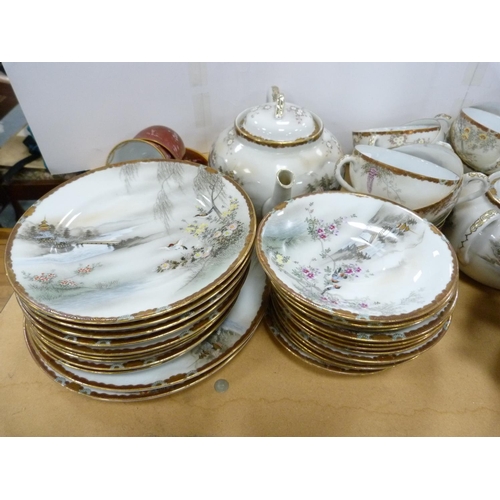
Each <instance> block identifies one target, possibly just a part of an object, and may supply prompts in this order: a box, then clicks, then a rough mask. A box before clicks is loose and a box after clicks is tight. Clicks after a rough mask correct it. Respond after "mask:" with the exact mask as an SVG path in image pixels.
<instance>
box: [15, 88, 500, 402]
mask: <svg viewBox="0 0 500 500" xmlns="http://www.w3.org/2000/svg"><path fill="white" fill-rule="evenodd" d="M352 138H353V147H354V149H353V151H352V152H351V153H350V154H344V153H343V151H342V149H341V147H340V145H339V142H338V141H337V139H336V138H335V136H334V135H333V134H332V133H331V132H330V131H329V130H327V129H326V128H325V127H324V124H323V121H322V119H321V118H320V117H319V116H317V115H316V114H314V113H312V112H310V111H308V110H306V109H304V108H302V107H300V106H299V105H296V104H292V103H290V102H288V101H287V100H286V99H285V96H284V94H283V93H282V92H280V90H279V89H278V88H277V87H272V88H271V89H270V91H269V92H268V95H267V100H266V102H265V103H264V104H260V105H255V106H253V107H250V108H248V109H246V110H244V111H242V112H240V113H239V114H238V115H237V116H236V117H235V119H234V122H233V123H232V124H231V125H230V126H229V127H227V128H226V129H224V130H223V131H222V132H221V133H220V134H218V136H217V137H216V138H215V140H214V142H213V145H212V148H211V150H210V151H209V153H208V155H207V156H208V160H207V159H206V158H205V156H204V155H202V154H200V153H198V152H197V151H195V150H192V149H189V148H186V147H185V144H184V141H183V139H182V138H181V136H180V135H179V134H178V133H177V132H175V131H174V130H173V129H172V128H170V127H166V126H163V125H154V126H150V127H146V128H144V129H142V130H141V131H139V132H138V133H137V134H136V136H135V137H133V138H129V139H125V140H124V141H122V142H121V143H119V144H117V145H116V146H115V147H114V148H113V149H112V150H111V151H110V153H109V155H108V158H107V161H106V165H105V166H103V167H100V168H96V169H94V170H91V171H88V172H86V173H85V174H83V175H81V176H79V177H76V178H74V179H72V180H70V181H68V182H67V183H65V184H63V185H61V186H59V187H58V188H57V189H55V190H53V191H52V192H50V193H49V194H47V195H46V196H44V197H43V198H42V199H40V200H39V201H38V202H37V203H35V204H34V205H33V206H32V207H31V208H30V209H29V210H28V211H27V212H26V213H25V214H24V216H23V217H22V218H21V219H20V220H19V221H18V223H17V224H16V226H15V227H14V229H13V231H12V234H11V236H10V239H9V242H8V244H7V250H6V270H7V276H8V278H9V281H10V282H11V284H12V286H13V288H14V292H15V295H16V298H17V300H18V302H19V305H20V307H21V309H22V311H23V314H24V335H25V339H26V343H27V346H28V349H29V351H30V353H31V355H32V357H33V358H34V360H35V362H36V363H37V364H38V365H39V366H40V368H41V369H42V370H43V371H44V372H45V373H46V374H47V375H49V376H50V377H51V378H52V379H53V380H55V381H56V382H57V383H59V384H61V385H62V386H64V387H65V388H67V389H69V390H71V391H74V392H78V393H81V394H84V395H87V396H90V397H93V398H97V399H103V400H117V401H136V400H143V399H150V398H155V397H159V396H164V395H168V394H172V393H174V392H177V391H179V390H183V389H186V388H187V387H190V386H191V385H193V384H196V383H197V382H199V381H201V380H203V379H205V378H206V377H208V376H210V375H212V374H213V373H214V372H216V371H217V370H218V369H220V368H221V367H222V366H224V365H225V364H226V363H228V362H229V361H230V360H232V359H233V358H234V357H235V356H236V355H237V354H238V353H239V352H240V351H241V350H242V348H243V347H244V346H245V345H246V344H247V343H248V341H249V340H250V339H251V337H252V335H253V333H254V331H255V330H256V328H257V326H258V324H259V322H260V321H261V319H262V318H263V317H265V318H266V324H267V325H268V327H269V330H270V332H272V335H273V337H274V338H275V339H276V341H277V342H278V343H279V344H280V345H281V346H282V347H284V348H285V349H286V350H287V351H289V352H290V353H292V354H293V355H294V356H296V357H298V358H300V359H301V360H303V361H305V362H307V363H310V364H313V365H315V366H318V367H321V368H323V369H325V370H328V371H330V372H333V373H338V374H347V375H366V374H373V373H378V372H380V371H382V370H386V369H388V368H391V367H394V366H396V365H399V364H401V363H403V362H406V361H409V360H411V359H413V358H415V357H416V356H418V355H420V354H422V353H424V352H425V351H427V350H428V349H430V348H431V347H433V346H434V345H435V344H436V343H437V342H439V340H440V339H441V338H442V337H443V336H444V335H445V333H446V332H447V330H448V328H449V326H450V322H451V320H452V314H453V310H454V307H455V304H456V300H457V293H458V292H457V290H458V276H459V272H458V271H459V266H460V269H462V270H463V271H464V272H466V273H467V274H468V275H470V276H471V277H473V278H474V279H477V280H478V281H481V282H483V283H485V284H487V285H490V286H493V287H497V288H500V246H499V245H498V241H499V240H500V195H499V194H498V193H500V172H497V173H495V172H496V171H497V170H500V164H499V161H498V160H499V158H500V104H499V105H496V104H491V103H490V104H484V105H477V106H474V107H469V108H465V109H464V110H462V111H461V113H460V116H459V117H458V118H457V119H456V120H455V121H453V120H452V118H451V117H449V116H447V115H437V116H435V117H434V118H429V119H419V120H414V121H412V122H409V123H406V124H404V125H402V126H396V127H382V128H376V129H375V128H374V129H365V130H358V131H354V132H353V133H352ZM448 140H449V141H450V143H448V142H446V141H448ZM438 227H439V228H441V227H442V228H443V231H444V232H445V234H443V233H442V232H441V231H440V229H438ZM445 235H446V236H445ZM268 299H269V300H268Z"/></svg>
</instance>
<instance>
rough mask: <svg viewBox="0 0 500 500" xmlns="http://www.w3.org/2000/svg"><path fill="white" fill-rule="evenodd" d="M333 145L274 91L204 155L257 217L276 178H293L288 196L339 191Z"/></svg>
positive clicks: (310, 116) (311, 119) (311, 118)
mask: <svg viewBox="0 0 500 500" xmlns="http://www.w3.org/2000/svg"><path fill="white" fill-rule="evenodd" d="M342 154H343V153H342V149H341V147H340V144H339V142H338V141H337V139H336V138H335V137H334V136H333V135H332V134H331V133H330V132H329V131H328V130H326V129H325V128H324V126H323V122H322V121H321V119H320V118H319V117H318V116H316V115H315V114H314V113H311V112H310V111H307V110H305V109H304V108H301V107H299V106H297V105H296V104H292V103H289V102H285V97H284V95H283V94H282V93H281V92H280V91H279V88H278V87H276V86H273V87H272V88H271V91H270V92H269V93H268V100H267V102H266V103H265V104H262V105H259V106H254V107H252V108H249V109H246V110H245V111H242V112H241V113H240V114H239V115H238V116H237V117H236V119H235V121H234V124H233V125H232V126H231V127H229V128H227V129H225V130H224V131H222V132H221V133H220V134H219V136H218V137H217V139H216V140H215V142H214V143H213V145H212V148H211V150H210V153H209V160H208V161H209V166H210V167H212V168H214V169H216V170H218V171H219V172H221V173H223V174H225V175H228V176H229V177H232V178H233V179H234V180H235V181H236V182H238V183H239V184H240V185H241V187H242V188H243V189H244V190H245V191H246V192H247V194H248V196H249V197H250V199H251V200H252V202H253V205H254V207H255V211H256V213H257V217H259V218H261V217H262V208H263V205H264V203H266V201H268V200H269V199H271V198H273V192H274V189H275V184H276V175H277V174H278V172H279V171H281V170H288V171H290V172H291V173H292V174H293V179H294V180H293V186H292V187H291V193H290V192H289V193H288V196H292V197H295V196H298V195H301V194H306V193H313V192H317V191H326V190H332V189H339V187H340V186H339V184H338V183H337V181H336V179H335V164H336V162H337V160H338V159H339V158H340V157H341V156H342Z"/></svg>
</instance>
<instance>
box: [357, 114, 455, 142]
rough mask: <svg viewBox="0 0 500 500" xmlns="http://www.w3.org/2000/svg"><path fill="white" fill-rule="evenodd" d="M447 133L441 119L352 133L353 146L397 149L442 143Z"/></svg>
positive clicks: (417, 121)
mask: <svg viewBox="0 0 500 500" xmlns="http://www.w3.org/2000/svg"><path fill="white" fill-rule="evenodd" d="M447 133H448V126H445V125H444V123H443V121H442V119H441V118H428V119H422V120H414V121H412V122H410V123H407V124H405V125H401V126H398V127H381V128H371V129H366V130H358V131H354V132H352V141H353V144H354V146H357V145H359V144H367V145H371V146H380V147H383V148H388V149H390V148H397V147H399V146H404V145H405V144H426V143H434V142H438V141H444V140H445V139H446V134H447Z"/></svg>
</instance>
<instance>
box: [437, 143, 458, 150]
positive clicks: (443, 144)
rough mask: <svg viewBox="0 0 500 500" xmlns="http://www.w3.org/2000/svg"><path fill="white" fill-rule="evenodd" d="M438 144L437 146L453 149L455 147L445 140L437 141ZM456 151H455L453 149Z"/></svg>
mask: <svg viewBox="0 0 500 500" xmlns="http://www.w3.org/2000/svg"><path fill="white" fill-rule="evenodd" d="M436 145H437V146H442V147H443V148H448V149H449V150H451V151H453V148H452V147H451V144H449V143H448V142H444V141H437V142H436ZM453 152H454V151H453Z"/></svg>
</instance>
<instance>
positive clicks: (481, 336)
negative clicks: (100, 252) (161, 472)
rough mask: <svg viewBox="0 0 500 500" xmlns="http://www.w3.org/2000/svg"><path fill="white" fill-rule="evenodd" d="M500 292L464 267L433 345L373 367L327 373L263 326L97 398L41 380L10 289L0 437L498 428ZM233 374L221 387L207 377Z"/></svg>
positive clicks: (459, 432) (473, 431) (471, 432)
mask: <svg viewBox="0 0 500 500" xmlns="http://www.w3.org/2000/svg"><path fill="white" fill-rule="evenodd" d="M499 320H500V291H498V290H494V289H491V288H488V287H484V286H482V285H480V284H478V283H476V282H474V281H472V280H470V279H469V278H467V277H466V276H461V278H460V286H459V300H458V304H457V307H456V310H455V312H454V314H453V320H452V324H451V327H450V329H449V330H448V332H447V333H446V335H445V336H444V337H443V339H442V340H441V341H440V342H439V343H438V344H437V345H436V346H434V347H433V348H432V349H430V350H429V351H427V352H425V353H423V354H422V355H421V356H419V357H418V358H416V359H414V360H412V361H409V362H406V363H403V364H401V365H399V366H396V367H395V368H391V369H389V370H386V371H384V372H381V373H378V374H375V375H369V376H362V377H359V376H345V375H334V374H332V373H329V372H326V371H324V370H321V369H318V368H315V367H313V366H309V365H308V364H306V363H304V362H303V361H302V360H300V359H297V358H295V357H293V356H292V355H290V354H288V353H287V352H285V351H284V350H283V349H282V348H281V347H280V346H279V345H277V344H276V343H275V341H274V340H273V339H272V337H271V335H270V334H269V332H268V331H267V328H266V326H265V325H264V324H261V325H260V326H259V328H258V329H257V331H256V333H255V335H254V337H253V338H252V339H251V341H250V343H249V344H248V345H247V346H246V347H245V348H244V349H243V350H242V352H240V353H239V354H238V355H237V356H236V357H235V358H234V359H233V360H232V361H231V362H230V363H229V364H227V365H226V366H225V367H223V368H222V369H221V370H219V371H218V372H216V373H215V374H213V375H212V376H210V377H209V378H207V379H206V380H204V381H202V382H200V383H198V384H196V385H194V386H192V387H190V388H187V389H185V390H184V391H181V392H179V393H177V394H173V395H170V396H166V397H162V398H159V399H153V400H149V401H143V402H128V403H123V402H105V401H98V400H95V399H91V398H89V397H86V396H83V395H80V394H77V393H73V392H71V391H69V390H67V389H65V388H63V387H62V386H61V385H59V384H58V383H56V382H55V381H53V380H52V379H50V378H49V376H48V375H47V374H45V373H44V372H43V371H42V370H41V369H40V368H39V367H38V366H37V365H36V364H35V362H34V361H33V359H32V358H31V356H30V354H29V352H28V349H27V347H26V345H25V343H24V338H23V328H22V313H21V310H20V309H19V306H18V304H17V302H16V300H15V297H12V298H11V299H10V301H9V302H8V304H7V305H6V306H5V308H4V310H3V311H2V313H1V314H0V337H1V343H0V346H1V347H0V435H1V436H500V321H499ZM219 379H225V380H227V381H228V382H229V389H228V390H227V391H226V392H217V391H215V389H214V383H215V382H216V381H217V380H219Z"/></svg>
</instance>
